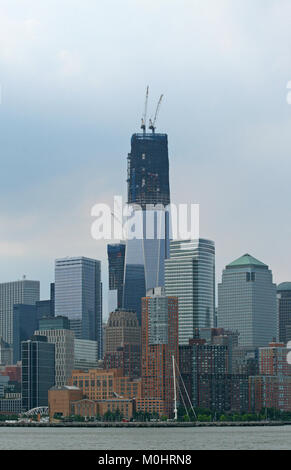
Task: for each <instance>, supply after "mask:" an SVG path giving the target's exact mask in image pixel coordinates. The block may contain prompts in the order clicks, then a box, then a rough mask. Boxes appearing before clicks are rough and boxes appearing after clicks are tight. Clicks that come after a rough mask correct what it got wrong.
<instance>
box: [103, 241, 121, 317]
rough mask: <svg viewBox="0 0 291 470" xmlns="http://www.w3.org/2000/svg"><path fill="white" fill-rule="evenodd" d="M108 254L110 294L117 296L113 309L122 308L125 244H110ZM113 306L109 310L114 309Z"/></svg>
mask: <svg viewBox="0 0 291 470" xmlns="http://www.w3.org/2000/svg"><path fill="white" fill-rule="evenodd" d="M107 255H108V267H109V295H110V294H114V296H115V303H116V304H115V305H114V306H113V309H116V308H122V298H123V278H124V261H125V244H124V243H118V244H114V245H108V246H107ZM111 308H112V307H111ZM111 308H110V309H109V311H112V309H111Z"/></svg>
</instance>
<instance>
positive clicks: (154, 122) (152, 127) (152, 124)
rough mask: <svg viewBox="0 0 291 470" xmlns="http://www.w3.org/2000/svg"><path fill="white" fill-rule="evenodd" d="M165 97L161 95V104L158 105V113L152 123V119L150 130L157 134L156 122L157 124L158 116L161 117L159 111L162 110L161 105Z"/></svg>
mask: <svg viewBox="0 0 291 470" xmlns="http://www.w3.org/2000/svg"><path fill="white" fill-rule="evenodd" d="M163 97H164V95H161V96H160V99H159V102H158V105H157V109H156V113H155V117H154V120H153V121H152V119H150V126H149V127H150V129H151V130H152V131H153V132H155V130H156V122H157V118H158V115H159V111H160V108H161V104H162V101H163Z"/></svg>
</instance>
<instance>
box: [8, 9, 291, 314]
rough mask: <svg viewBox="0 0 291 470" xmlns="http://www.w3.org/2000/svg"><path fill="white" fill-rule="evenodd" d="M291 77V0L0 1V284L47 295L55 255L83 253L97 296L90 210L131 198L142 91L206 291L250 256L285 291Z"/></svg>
mask: <svg viewBox="0 0 291 470" xmlns="http://www.w3.org/2000/svg"><path fill="white" fill-rule="evenodd" d="M290 80H291V2H290V1H288V0H235V1H234V0H196V1H195V0H148V1H147V2H141V1H139V0H123V2H121V1H120V0H106V1H104V2H100V1H99V2H96V1H94V0H83V1H82V2H81V1H80V0H78V1H77V0H62V1H61V2H60V1H58V2H57V1H56V0H49V1H47V0H39V1H37V2H36V1H35V0H21V1H20V0H0V83H1V87H2V104H1V106H0V126H1V127H0V129H1V130H0V152H1V163H2V165H1V184H0V217H1V219H0V220H1V224H0V259H1V268H0V282H4V281H12V280H16V279H20V278H21V277H22V275H23V274H25V275H26V276H27V277H28V278H31V279H39V280H40V281H41V294H42V298H46V297H48V295H49V283H50V282H52V281H53V279H54V260H55V258H58V257H65V256H79V255H83V256H88V257H93V258H97V259H100V260H101V261H102V270H103V283H104V288H105V289H104V291H105V293H106V292H107V282H108V281H107V279H108V276H107V257H106V243H105V242H102V243H97V242H96V241H94V240H93V239H92V238H91V235H90V228H91V224H92V221H93V219H92V217H91V215H90V212H91V208H92V206H93V205H94V204H96V203H100V202H108V203H112V201H113V196H114V195H115V194H117V195H118V194H123V195H124V197H125V196H126V177H127V174H126V171H127V160H126V158H127V154H128V152H129V150H130V137H131V134H132V133H134V132H138V131H139V128H140V118H141V115H142V110H143V104H144V97H145V89H146V86H147V85H149V86H150V105H149V114H150V113H152V112H153V111H154V108H155V106H156V103H157V101H158V98H159V95H160V94H161V93H164V95H165V98H164V102H163V104H162V108H161V111H160V115H159V120H158V129H157V131H160V132H166V133H168V136H169V155H170V183H171V197H172V201H173V202H176V203H185V202H188V203H199V204H200V216H201V221H200V232H201V236H202V237H204V238H210V239H212V240H214V241H215V243H216V253H217V255H216V266H217V281H220V276H221V271H222V269H223V268H224V266H225V265H226V264H227V263H229V262H231V261H233V260H234V259H235V258H238V257H239V256H241V255H243V254H244V253H246V252H249V253H250V254H252V255H253V256H255V257H256V258H258V259H260V260H261V261H263V262H265V263H267V264H268V265H269V266H270V268H271V269H272V271H273V274H274V281H275V282H276V283H279V282H282V281H288V280H291V253H290V249H289V243H290V235H291V224H290V217H289V214H290V193H291V189H290V170H291V159H290V155H291V132H290V130H291V106H288V104H287V102H286V96H287V92H288V90H287V82H288V81H290ZM105 313H106V311H105Z"/></svg>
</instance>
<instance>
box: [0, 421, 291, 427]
mask: <svg viewBox="0 0 291 470" xmlns="http://www.w3.org/2000/svg"><path fill="white" fill-rule="evenodd" d="M255 426H257V427H264V426H291V422H290V421H287V422H284V421H245V422H233V421H232V422H226V421H225V422H211V423H209V422H206V423H202V422H195V423H174V422H171V423H168V422H145V423H142V422H141V423H137V422H131V423H109V422H106V423H104V422H96V423H81V422H80V423H38V422H32V423H5V422H0V427H9V428H13V427H17V428H23V427H25V428H200V427H212V428H213V427H255Z"/></svg>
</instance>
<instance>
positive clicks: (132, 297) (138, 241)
mask: <svg viewBox="0 0 291 470" xmlns="http://www.w3.org/2000/svg"><path fill="white" fill-rule="evenodd" d="M143 129H144V132H143V133H139V134H133V136H132V138H131V152H130V153H129V155H128V178H127V184H128V209H129V210H130V211H131V214H133V215H134V218H135V220H137V221H138V222H137V223H138V225H139V227H135V229H136V230H135V233H138V234H139V235H138V236H137V237H135V238H134V237H131V236H130V234H128V237H127V241H126V254H125V268H124V287H123V308H125V309H130V310H135V311H136V313H137V316H138V319H139V321H140V320H141V298H142V297H144V296H145V295H146V291H147V290H148V289H152V288H154V287H157V286H159V287H162V286H164V261H165V259H166V258H168V255H169V213H168V211H167V206H168V205H169V204H170V187H169V157H168V136H167V134H159V133H156V132H155V127H154V125H153V124H151V126H150V129H151V130H152V132H149V133H147V132H146V129H145V126H144V128H143Z"/></svg>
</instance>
